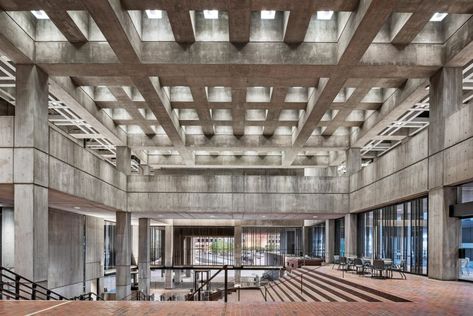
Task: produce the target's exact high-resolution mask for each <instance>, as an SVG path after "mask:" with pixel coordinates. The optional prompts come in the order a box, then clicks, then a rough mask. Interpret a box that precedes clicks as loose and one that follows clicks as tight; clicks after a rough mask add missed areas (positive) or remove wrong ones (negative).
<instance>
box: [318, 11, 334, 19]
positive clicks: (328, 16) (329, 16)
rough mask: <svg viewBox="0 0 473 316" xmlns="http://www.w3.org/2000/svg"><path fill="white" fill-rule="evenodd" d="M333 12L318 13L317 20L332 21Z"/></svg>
mask: <svg viewBox="0 0 473 316" xmlns="http://www.w3.org/2000/svg"><path fill="white" fill-rule="evenodd" d="M332 16H333V11H317V20H331V19H332Z"/></svg>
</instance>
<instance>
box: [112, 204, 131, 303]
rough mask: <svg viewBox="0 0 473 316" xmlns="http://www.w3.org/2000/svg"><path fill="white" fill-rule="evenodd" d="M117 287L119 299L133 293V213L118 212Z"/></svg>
mask: <svg viewBox="0 0 473 316" xmlns="http://www.w3.org/2000/svg"><path fill="white" fill-rule="evenodd" d="M115 239H116V240H115V242H116V246H115V247H116V248H115V255H116V270H117V273H116V277H115V282H116V289H117V300H122V299H124V298H125V297H128V296H129V295H130V294H131V269H130V265H131V243H132V231H131V213H128V212H121V211H118V212H116V238H115Z"/></svg>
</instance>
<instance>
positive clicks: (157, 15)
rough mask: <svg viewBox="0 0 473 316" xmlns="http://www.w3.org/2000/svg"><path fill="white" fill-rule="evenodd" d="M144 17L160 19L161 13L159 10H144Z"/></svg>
mask: <svg viewBox="0 0 473 316" xmlns="http://www.w3.org/2000/svg"><path fill="white" fill-rule="evenodd" d="M145 12H146V16H147V17H148V19H162V18H163V11H161V10H146V11H145Z"/></svg>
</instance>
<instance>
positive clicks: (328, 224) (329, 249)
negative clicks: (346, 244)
mask: <svg viewBox="0 0 473 316" xmlns="http://www.w3.org/2000/svg"><path fill="white" fill-rule="evenodd" d="M334 251H335V220H333V219H327V220H325V262H326V263H332V262H333V252H334Z"/></svg>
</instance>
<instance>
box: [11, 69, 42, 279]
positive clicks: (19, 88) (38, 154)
mask: <svg viewBox="0 0 473 316" xmlns="http://www.w3.org/2000/svg"><path fill="white" fill-rule="evenodd" d="M14 147H15V148H14V152H13V159H14V170H13V174H14V205H15V206H14V218H15V237H14V238H15V242H14V244H15V248H14V249H15V254H14V257H15V272H16V273H18V274H20V275H22V276H24V277H26V278H27V279H30V280H31V281H33V282H37V283H40V285H43V286H45V287H47V286H48V273H49V271H48V267H49V247H48V244H49V243H48V186H49V154H48V153H49V126H48V75H47V74H46V73H45V72H43V71H42V70H41V69H40V68H39V67H37V66H35V65H16V106H15V137H14Z"/></svg>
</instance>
